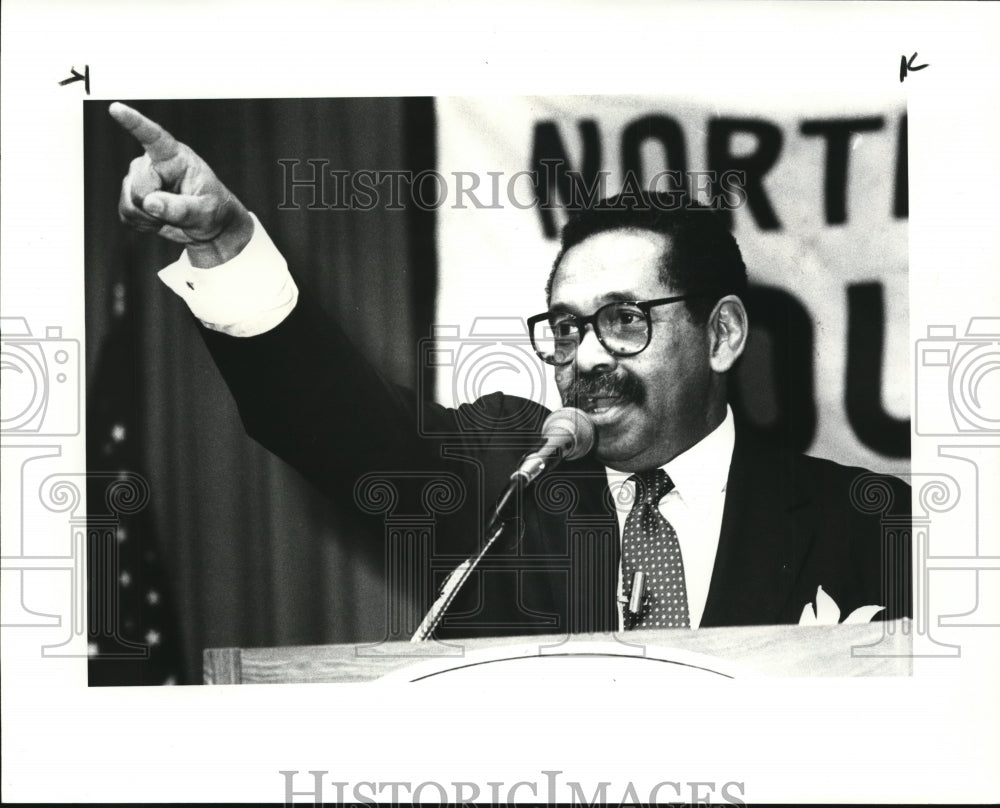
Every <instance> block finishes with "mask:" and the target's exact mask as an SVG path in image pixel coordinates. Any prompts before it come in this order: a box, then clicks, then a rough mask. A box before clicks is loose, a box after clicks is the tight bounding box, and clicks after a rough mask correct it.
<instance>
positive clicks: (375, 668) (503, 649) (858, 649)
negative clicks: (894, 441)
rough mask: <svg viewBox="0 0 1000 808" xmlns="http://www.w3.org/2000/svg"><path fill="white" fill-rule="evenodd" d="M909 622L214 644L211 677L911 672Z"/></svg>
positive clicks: (309, 679)
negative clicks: (276, 644) (411, 640)
mask: <svg viewBox="0 0 1000 808" xmlns="http://www.w3.org/2000/svg"><path fill="white" fill-rule="evenodd" d="M912 631H913V627H912V621H910V620H906V619H904V620H896V621H892V622H877V623H864V624H856V625H830V626H808V627H806V626H741V627H736V628H703V629H696V630H688V629H656V630H647V631H629V632H625V633H617V634H572V635H566V634H562V635H541V636H531V637H525V636H511V637H489V638H476V639H465V640H448V641H447V642H445V641H433V640H432V641H428V642H425V643H409V642H383V643H350V644H338V645H310V646H288V647H279V648H208V649H206V650H205V652H204V660H203V661H204V669H203V673H204V682H205V684H212V685H224V684H293V683H318V682H387V683H397V682H414V683H417V682H425V683H426V682H430V683H436V682H440V683H442V684H448V683H452V682H458V681H459V680H460V679H465V680H468V679H469V678H470V677H476V678H478V679H479V680H480V681H481V680H482V679H483V677H487V678H488V677H489V676H499V677H502V680H503V681H504V682H508V683H514V684H516V681H517V678H518V676H521V675H525V676H528V677H537V676H538V675H539V673H540V672H542V673H548V672H551V673H553V674H556V673H559V674H562V673H564V672H566V671H567V670H568V668H567V666H572V667H573V675H574V676H577V675H580V674H583V675H592V676H595V677H597V678H598V679H600V678H602V677H609V676H610V677H613V678H616V679H617V678H618V675H619V674H621V673H626V674H627V675H631V676H638V677H640V678H650V677H662V676H687V677H692V676H693V677H701V678H712V677H714V678H716V679H719V680H723V679H733V678H745V677H759V676H765V677H775V676H792V677H795V676H825V677H840V676H909V675H910V674H911V673H912V667H913V666H912V636H913V635H912Z"/></svg>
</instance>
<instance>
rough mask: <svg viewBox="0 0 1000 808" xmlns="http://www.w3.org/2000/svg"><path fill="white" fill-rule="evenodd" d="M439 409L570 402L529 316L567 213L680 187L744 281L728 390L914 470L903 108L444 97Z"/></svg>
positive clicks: (884, 462)
mask: <svg viewBox="0 0 1000 808" xmlns="http://www.w3.org/2000/svg"><path fill="white" fill-rule="evenodd" d="M437 114H438V171H437V172H432V174H433V176H426V177H423V178H421V182H420V183H419V184H418V186H417V190H418V191H419V192H420V198H419V201H420V202H421V203H422V204H426V205H433V206H434V207H435V208H436V210H437V212H438V233H437V237H438V254H439V268H440V282H439V291H438V302H437V317H436V322H437V323H438V324H439V325H438V326H437V327H436V331H435V338H436V340H437V345H438V346H439V347H441V346H444V347H446V348H447V346H451V349H450V350H443V351H438V352H436V354H435V355H436V356H438V357H439V362H438V364H437V366H436V367H435V373H436V375H435V390H436V397H437V399H438V400H439V401H441V402H442V403H446V404H449V405H452V406H454V405H457V404H459V403H462V402H465V401H470V400H473V399H474V398H476V397H477V396H479V395H483V394H485V393H489V392H492V391H494V390H503V391H505V392H508V393H514V394H519V395H524V396H526V397H529V398H533V399H535V400H538V401H542V402H544V403H546V404H547V405H548V406H550V407H557V406H559V404H560V401H559V396H558V393H557V391H556V389H555V384H554V382H553V380H552V377H551V373H550V370H549V368H547V367H545V366H544V365H542V363H541V362H540V361H539V360H537V359H536V358H535V356H534V354H533V352H532V350H531V346H530V344H529V342H528V338H527V332H526V330H525V325H524V320H525V319H526V318H527V317H529V316H531V315H532V314H536V313H539V312H542V311H544V310H545V307H546V301H545V294H544V287H545V282H546V278H547V276H548V273H549V271H550V269H551V266H552V261H553V259H554V257H555V255H556V253H557V252H558V234H559V229H560V227H561V225H562V224H563V223H564V222H565V220H566V208H567V207H571V206H573V205H577V206H578V205H580V204H581V203H586V201H587V200H588V199H594V198H599V197H600V196H606V195H611V194H614V193H617V192H618V191H620V190H628V189H633V190H634V189H635V188H636V187H641V188H643V189H646V190H661V191H672V190H674V191H675V190H679V189H680V188H681V186H682V185H683V186H684V187H686V188H687V189H688V190H690V191H691V192H692V193H693V194H694V195H695V196H697V197H698V198H699V199H701V200H702V201H706V202H709V201H716V202H718V203H719V204H720V205H721V206H722V207H723V208H725V209H726V214H725V215H727V216H728V217H730V219H731V222H732V227H733V231H734V234H735V236H736V239H737V241H738V242H739V245H740V248H741V250H742V253H743V258H744V261H745V263H746V265H747V270H748V274H749V278H750V282H751V291H750V293H749V295H748V300H747V304H748V309H749V312H750V319H751V339H750V342H749V344H748V347H747V351H746V354H745V356H744V360H743V362H742V365H741V367H740V368H739V371H738V373H737V378H736V379H735V384H734V385H733V388H734V389H733V390H732V396H731V398H732V400H733V406H734V409H736V410H738V412H739V413H741V414H743V415H745V417H746V419H747V420H748V421H749V422H750V423H751V424H753V426H754V428H755V429H756V430H758V431H759V432H761V433H763V434H767V435H771V436H772V437H776V438H778V439H781V440H783V441H785V442H786V443H787V444H788V445H790V446H791V447H792V448H795V449H797V450H800V451H806V452H808V453H809V454H814V455H818V456H822V457H828V458H831V459H834V460H837V461H839V462H841V463H845V464H849V465H860V466H865V467H869V468H874V469H877V470H882V471H889V472H894V473H902V472H904V471H905V470H907V469H908V467H909V453H910V424H909V416H910V392H909V391H910V363H909V352H908V347H907V345H908V272H907V217H908V192H907V157H906V155H907V151H906V143H907V118H906V108H905V104H904V103H903V102H902V101H901V100H900V98H899V97H889V96H881V97H858V96H857V95H852V96H850V97H845V98H835V97H831V96H830V95H829V94H826V95H824V96H823V97H822V98H813V97H795V98H780V99H779V98H777V97H771V96H761V97H747V96H741V97H732V98H704V99H696V100H692V99H690V98H682V97H673V96H663V97H650V96H642V97H622V96H614V97H591V96H571V97H545V98H541V97H530V98H529V97H525V98H508V97H505V98H487V97H475V98H469V97H464V98H441V99H438V104H437Z"/></svg>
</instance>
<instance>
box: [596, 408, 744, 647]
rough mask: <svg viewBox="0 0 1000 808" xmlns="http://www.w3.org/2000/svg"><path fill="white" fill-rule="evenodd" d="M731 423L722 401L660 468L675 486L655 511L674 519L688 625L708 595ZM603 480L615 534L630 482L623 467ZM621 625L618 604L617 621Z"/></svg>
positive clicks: (628, 501) (631, 493)
mask: <svg viewBox="0 0 1000 808" xmlns="http://www.w3.org/2000/svg"><path fill="white" fill-rule="evenodd" d="M735 442H736V429H735V427H734V425H733V412H732V410H731V409H730V408H729V407H728V406H727V407H726V417H725V419H723V421H722V423H721V424H719V426H717V427H716V428H715V429H714V430H713V431H712V432H710V433H709V434H708V435H706V436H705V437H704V438H702V439H701V440H700V441H698V443H696V444H695V445H694V446H692V447H691V448H690V449H688V450H687V451H686V452H683V453H681V454H679V455H677V457H675V458H674V459H673V460H671V461H670V462H669V463H667V464H666V465H664V466H662V467H661V468H662V469H663V470H664V471H665V472H666V473H667V475H668V476H669V477H670V479H671V480H672V481H673V483H674V487H673V488H672V489H671V490H670V491H669V492H668V493H667V494H666V495H665V496H664V497H663V499H661V500H660V513H661V514H663V518H664V519H666V520H667V521H668V522H670V524H671V525H673V528H674V531H675V532H676V533H677V540H678V542H679V543H680V545H681V558H682V559H683V561H684V580H685V583H686V584H687V595H688V611H689V613H690V615H691V628H698V626H700V625H701V618H702V615H703V614H704V613H705V601H706V600H707V599H708V587H709V584H710V583H711V582H712V570H713V569H714V568H715V553H716V551H717V550H718V548H719V530H720V529H721V527H722V510H723V507H724V506H725V504H726V481H727V480H728V479H729V464H730V463H731V462H732V459H733V446H734V445H735ZM606 471H607V475H608V486H609V487H610V488H611V494H612V499H613V500H614V502H615V509H616V511H617V513H618V533H619V536H621V535H622V534H624V532H625V519H626V517H627V516H628V513H629V511H630V510H631V509H632V503H633V502H634V497H635V483H634V482H632V481H631V480H629V477H630V476H631V475H630V474H629V473H627V472H622V471H615V470H614V469H610V468H609V469H606ZM623 585H624V581H622V573H621V564H620V563H619V566H618V594H619V596H621V594H622V592H623ZM622 625H623V615H622V605H621V603H620V602H619V604H618V626H619V628H621V627H622Z"/></svg>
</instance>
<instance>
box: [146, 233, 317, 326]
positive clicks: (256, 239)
mask: <svg viewBox="0 0 1000 808" xmlns="http://www.w3.org/2000/svg"><path fill="white" fill-rule="evenodd" d="M250 218H251V219H252V220H253V235H252V236H251V237H250V241H249V242H247V245H246V246H245V247H244V248H243V250H242V251H241V252H240V254H239V255H237V256H236V257H235V258H232V259H230V260H229V261H226V262H225V263H224V264H219V265H218V266H215V267H211V268H209V269H202V268H200V267H194V266H191V262H190V261H189V260H188V256H187V251H186V250H185V251H184V252H183V253H181V257H180V258H178V259H177V260H176V261H175V262H174V263H172V264H170V266H167V267H164V268H163V269H161V270H160V272H159V276H160V280H161V281H163V282H164V283H165V284H166V285H167V286H168V287H170V289H171V290H172V291H173V292H175V293H176V294H177V295H178V296H180V297H181V298H183V299H184V302H185V303H187V305H188V308H190V309H191V313H192V314H193V315H194V316H195V317H197V318H198V319H199V320H201V322H202V324H203V325H204V326H205V327H206V328H210V329H212V330H213V331H221V332H222V333H223V334H229V335H230V336H233V337H254V336H257V335H258V334H263V333H264V332H265V331H270V330H271V329H272V328H274V327H275V326H276V325H278V323H280V322H281V321H282V320H284V319H285V318H286V317H287V316H288V315H289V314H290V313H291V311H292V309H294V308H295V303H296V302H297V301H298V299H299V290H298V287H297V286H296V285H295V281H294V280H293V279H292V276H291V274H290V273H289V272H288V263H287V262H286V261H285V259H284V257H282V255H281V253H280V252H278V248H277V247H275V246H274V242H272V241H271V239H270V237H269V236H268V235H267V232H266V231H265V230H264V228H263V226H262V225H261V223H260V221H259V220H258V219H257V217H256V216H254V215H253V214H252V213H251V214H250Z"/></svg>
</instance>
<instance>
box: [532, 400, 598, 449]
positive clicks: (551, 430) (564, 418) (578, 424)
mask: <svg viewBox="0 0 1000 808" xmlns="http://www.w3.org/2000/svg"><path fill="white" fill-rule="evenodd" d="M542 435H543V436H545V437H546V438H548V437H550V436H551V437H555V436H557V435H568V436H569V443H568V444H567V445H566V446H565V448H564V449H563V459H564V460H576V459H577V458H578V457H583V456H584V455H585V454H587V452H589V451H590V450H591V449H593V448H594V422H593V421H591V420H590V416H589V415H587V413H585V412H584V411H583V410H581V409H577V408H576V407H563V408H562V409H559V410H556V411H555V412H553V413H551V414H550V415H549V417H548V418H546V419H545V423H543V424H542Z"/></svg>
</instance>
